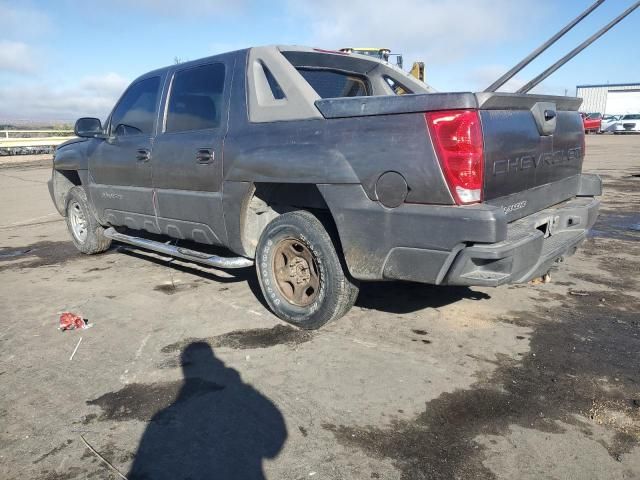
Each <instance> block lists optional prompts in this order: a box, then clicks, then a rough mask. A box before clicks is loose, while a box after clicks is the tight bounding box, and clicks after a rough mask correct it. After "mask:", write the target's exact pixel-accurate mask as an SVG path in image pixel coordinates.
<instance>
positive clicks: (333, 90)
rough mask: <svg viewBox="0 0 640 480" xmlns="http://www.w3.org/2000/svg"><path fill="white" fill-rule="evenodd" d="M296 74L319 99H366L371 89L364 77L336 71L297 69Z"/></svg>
mask: <svg viewBox="0 0 640 480" xmlns="http://www.w3.org/2000/svg"><path fill="white" fill-rule="evenodd" d="M297 70H298V72H300V75H302V76H303V77H304V79H305V80H306V81H307V82H308V83H309V85H311V87H312V88H313V89H314V90H315V91H316V93H317V94H318V95H319V96H320V97H321V98H340V97H366V96H369V95H371V87H370V86H369V81H368V80H367V78H366V77H364V76H362V75H357V74H353V73H349V72H341V71H338V70H326V69H312V68H303V67H299V68H298V69H297Z"/></svg>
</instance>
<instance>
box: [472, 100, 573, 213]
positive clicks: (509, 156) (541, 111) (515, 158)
mask: <svg viewBox="0 0 640 480" xmlns="http://www.w3.org/2000/svg"><path fill="white" fill-rule="evenodd" d="M476 96H477V98H478V104H479V108H480V118H481V122H482V131H483V139H484V160H485V168H484V191H483V194H484V201H485V202H486V203H489V204H492V205H496V206H500V207H502V208H503V209H504V211H505V213H506V214H507V218H508V220H509V221H512V220H516V219H518V218H522V217H524V216H526V215H529V214H531V213H534V212H537V211H539V210H542V209H544V208H547V207H549V206H551V205H554V204H556V203H559V202H562V201H564V200H567V199H569V198H571V197H574V196H575V195H576V193H577V191H578V187H579V174H580V173H581V171H582V161H583V158H584V130H583V125H582V119H581V117H580V115H579V113H578V112H577V109H578V106H579V105H580V100H579V99H573V98H567V97H550V96H540V95H518V94H476Z"/></svg>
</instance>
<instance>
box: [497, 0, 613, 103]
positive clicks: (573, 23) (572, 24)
mask: <svg viewBox="0 0 640 480" xmlns="http://www.w3.org/2000/svg"><path fill="white" fill-rule="evenodd" d="M603 2H604V0H597V1H596V2H595V3H593V4H592V5H591V6H590V7H589V8H587V9H586V10H585V11H584V12H582V13H581V14H580V15H578V16H577V17H576V18H574V19H573V20H572V21H571V22H570V23H568V24H567V25H566V26H565V27H564V28H563V29H562V30H560V31H559V32H558V33H556V34H555V35H554V36H553V37H551V38H550V39H549V40H547V41H546V42H544V43H543V44H542V45H540V46H539V47H538V48H536V49H535V50H534V51H533V52H531V53H530V54H529V55H527V56H526V57H525V58H524V59H523V60H522V61H521V62H520V63H518V64H517V65H516V66H515V67H513V68H512V69H511V70H509V71H508V72H507V73H505V74H504V75H502V76H501V77H500V78H499V79H498V80H496V81H495V82H493V83H492V84H491V85H489V86H488V87H487V88H486V89H485V92H495V91H496V90H498V89H499V88H500V87H501V86H503V85H504V84H505V83H507V82H508V81H509V80H511V79H512V78H513V77H514V76H515V75H516V74H517V73H518V72H519V71H520V70H522V69H523V68H524V67H526V66H527V65H529V64H530V63H531V62H532V61H533V60H534V59H536V58H537V57H538V56H539V55H540V54H541V53H542V52H544V51H545V50H546V49H547V48H549V47H550V46H551V45H553V44H554V43H556V41H558V39H559V38H560V37H562V36H563V35H564V34H565V33H567V32H568V31H569V30H571V29H572V28H573V27H575V26H576V25H577V24H578V23H580V22H581V21H582V20H583V19H584V18H585V17H586V16H587V15H589V14H590V13H591V12H593V11H594V10H595V9H596V8H598V7H599V6H600V5H602V3H603Z"/></svg>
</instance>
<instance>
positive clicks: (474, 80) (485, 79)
mask: <svg viewBox="0 0 640 480" xmlns="http://www.w3.org/2000/svg"><path fill="white" fill-rule="evenodd" d="M509 68H511V67H507V66H505V65H485V66H483V67H480V68H476V69H474V70H472V71H471V72H470V73H469V75H468V76H467V80H468V82H469V84H470V85H471V86H472V87H471V89H472V90H474V91H481V90H484V89H485V88H487V87H488V86H489V85H491V84H492V83H493V82H495V81H496V80H497V79H498V78H499V77H500V76H502V75H503V74H505V73H506V72H507V71H508V70H509ZM536 73H537V72H536ZM529 80H530V78H523V77H522V76H520V75H516V76H515V77H513V78H512V79H511V80H509V81H508V82H507V83H506V84H505V85H503V86H502V87H500V89H499V91H500V92H515V91H516V90H518V89H519V88H520V87H523V86H524V85H525V84H526V83H527V82H528V81H529ZM548 82H549V81H548V79H547V80H546V81H544V82H542V83H541V84H539V85H538V86H536V87H535V88H534V89H533V90H532V91H531V92H530V93H541V94H547V95H565V94H572V92H571V91H570V90H567V91H566V92H565V90H566V89H565V87H563V86H561V85H556V84H553V83H548Z"/></svg>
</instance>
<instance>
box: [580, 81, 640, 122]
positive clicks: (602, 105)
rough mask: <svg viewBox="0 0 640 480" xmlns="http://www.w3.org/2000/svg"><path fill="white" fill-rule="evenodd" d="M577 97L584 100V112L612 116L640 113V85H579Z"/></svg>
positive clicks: (582, 107)
mask: <svg viewBox="0 0 640 480" xmlns="http://www.w3.org/2000/svg"><path fill="white" fill-rule="evenodd" d="M576 96H577V97H580V98H582V99H583V101H582V106H581V107H580V110H581V111H582V112H587V113H593V112H599V113H602V114H605V113H608V114H610V115H619V114H623V113H640V83H618V84H615V83H610V84H608V85H578V86H577V87H576Z"/></svg>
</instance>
